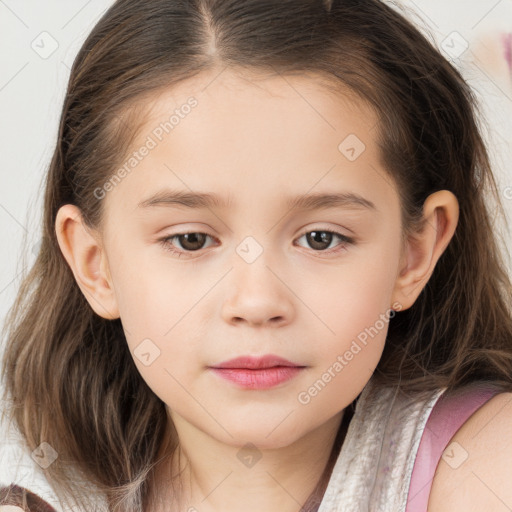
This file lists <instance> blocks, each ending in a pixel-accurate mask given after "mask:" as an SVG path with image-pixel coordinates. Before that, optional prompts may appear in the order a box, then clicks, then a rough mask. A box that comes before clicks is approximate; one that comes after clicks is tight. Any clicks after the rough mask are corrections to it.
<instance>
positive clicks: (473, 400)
mask: <svg viewBox="0 0 512 512" xmlns="http://www.w3.org/2000/svg"><path fill="white" fill-rule="evenodd" d="M498 392H499V389H498V388H497V387H495V386H494V384H493V383H492V382H483V381H479V382H474V383H472V384H470V385H468V386H466V387H464V388H461V389H459V390H455V391H450V392H449V393H448V392H446V390H445V389H439V390H436V391H433V392H427V393H422V394H421V395H418V394H414V395H413V394H407V393H405V392H404V391H399V390H398V389H397V388H393V387H377V386H376V385H375V380H374V378H371V379H370V380H369V381H368V383H367V384H366V386H365V387H364V388H363V390H362V392H361V394H360V395H359V398H358V400H357V402H356V406H355V410H354V415H353V417H352V419H351V420H350V424H349V426H348V430H347V433H346V436H345V440H344V442H343V444H342V447H341V450H340V452H339V454H338V457H337V460H336V463H335V465H334V468H333V471H332V474H331V477H330V480H329V483H328V485H327V488H326V491H325V493H324V496H323V499H322V501H321V504H320V506H319V508H318V512H426V510H427V503H428V497H429V493H430V488H431V484H432V479H433V476H434V473H435V470H436V467H437V464H438V463H439V460H440V458H441V456H442V455H443V452H444V450H445V449H446V447H447V446H448V450H447V452H446V455H445V456H446V457H447V458H448V457H449V456H450V453H451V452H450V446H449V441H450V439H451V438H452V437H453V435H454V434H455V432H456V431H457V430H458V429H459V428H460V426H461V425H462V424H463V423H464V422H465V421H466V420H467V418H469V416H470V415H471V414H473V413H474V412H475V411H476V410H477V409H478V408H479V407H481V406H482V405H483V404H484V403H485V402H486V401H487V400H489V399H490V398H491V397H492V396H494V395H495V394H496V393H498ZM42 454H43V455H44V457H46V459H44V457H43V459H41V456H42ZM51 455H52V454H51V452H50V454H49V455H48V451H47V453H45V452H44V448H43V450H42V451H41V453H38V452H36V453H33V452H32V453H31V452H30V451H29V450H28V449H27V448H26V447H25V446H24V444H23V440H22V438H21V436H20V435H19V433H18V432H17V430H16V429H14V427H12V426H11V425H8V424H6V423H5V422H2V423H1V424H0V512H2V506H3V505H10V506H12V505H17V506H20V507H21V509H22V510H27V511H30V512H35V511H37V512H39V511H44V512H46V511H48V512H50V511H51V512H54V511H55V512H78V508H73V507H71V506H63V505H62V504H61V503H60V502H59V500H58V499H57V497H56V494H55V492H54V490H53V489H52V488H51V486H50V485H49V484H48V482H47V480H46V478H45V476H44V471H45V468H44V466H45V464H44V463H41V460H45V461H46V462H48V456H51ZM57 456H58V454H57ZM445 460H447V459H445ZM23 495H24V496H25V498H27V496H28V497H29V498H30V499H31V500H32V501H31V503H33V504H32V505H28V506H27V503H28V501H26V503H25V507H23V506H22V503H23V501H22V499H21V496H23ZM34 495H35V496H34ZM6 496H9V498H8V499H7V498H6ZM36 498H38V499H39V501H38V500H37V499H36ZM34 503H36V504H37V505H36V504H34ZM96 503H97V506H96V507H95V510H97V511H102V512H104V511H106V510H107V508H106V506H105V502H104V501H103V499H102V497H101V496H98V497H97V502H96ZM36 506H37V508H36ZM45 506H47V507H48V508H44V507H45ZM31 507H32V508H31ZM80 512H84V511H80ZM87 512H91V511H89V510H88V511H87Z"/></svg>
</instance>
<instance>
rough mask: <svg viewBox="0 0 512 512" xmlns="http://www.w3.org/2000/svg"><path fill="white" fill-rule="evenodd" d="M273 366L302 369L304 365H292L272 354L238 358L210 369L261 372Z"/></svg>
mask: <svg viewBox="0 0 512 512" xmlns="http://www.w3.org/2000/svg"><path fill="white" fill-rule="evenodd" d="M275 366H286V367H296V368H304V365H300V364H297V363H293V362H291V361H288V360H287V359H284V358H282V357H279V356H276V355H274V354H266V355H264V356H259V357H254V356H240V357H236V358H234V359H230V360H229V361H224V362H223V363H219V364H216V365H214V366H211V367H210V368H238V369H248V370H261V369H265V368H272V367H275Z"/></svg>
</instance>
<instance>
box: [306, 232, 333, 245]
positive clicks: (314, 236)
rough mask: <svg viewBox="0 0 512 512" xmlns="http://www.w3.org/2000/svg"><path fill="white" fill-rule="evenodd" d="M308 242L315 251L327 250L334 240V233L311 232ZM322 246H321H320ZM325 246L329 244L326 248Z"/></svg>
mask: <svg viewBox="0 0 512 512" xmlns="http://www.w3.org/2000/svg"><path fill="white" fill-rule="evenodd" d="M307 237H308V242H309V243H310V244H311V247H313V248H314V249H325V248H326V247H329V244H330V243H331V239H332V233H328V232H326V231H311V233H308V235H307ZM318 244H320V246H318ZM323 244H327V245H326V246H325V247H324V246H323Z"/></svg>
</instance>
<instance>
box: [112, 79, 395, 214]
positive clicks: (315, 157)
mask: <svg viewBox="0 0 512 512" xmlns="http://www.w3.org/2000/svg"><path fill="white" fill-rule="evenodd" d="M334 87H335V84H334V81H333V80H327V79H326V78H325V77H323V76H321V75H314V74H308V75H280V74H274V75H269V74H268V73H267V74H256V73H250V74H249V73H247V72H243V73H242V72H236V71H232V70H229V69H226V70H224V71H221V72H219V71H217V72H216V73H215V72H209V73H201V74H199V75H196V76H194V77H192V78H190V79H188V80H184V81H182V82H180V83H178V84H176V85H173V86H172V87H168V88H165V89H161V90H160V91H158V93H155V94H153V95H151V96H148V97H147V98H146V100H145V101H144V102H143V103H141V104H140V109H141V111H143V113H144V115H143V117H141V119H142V122H141V124H140V129H139V130H138V134H137V137H136V138H135V141H134V143H133V144H132V148H131V149H132V152H141V151H139V150H142V149H144V147H145V146H146V147H150V149H149V150H148V149H146V150H145V151H144V153H145V155H144V156H143V158H140V157H139V158H138V160H137V162H136V165H134V166H133V168H132V169H130V171H129V173H127V174H129V176H127V178H126V179H123V180H122V181H123V182H122V183H120V184H119V185H118V186H116V187H115V188H114V190H113V193H109V196H110V197H109V201H112V200H113V201H117V200H118V199H117V198H116V196H119V197H120V196H123V197H124V199H123V202H124V203H125V204H129V205H131V206H132V207H136V206H137V205H138V204H140V202H141V200H143V199H145V198H147V197H149V196H150V194H151V193H154V192H157V191H158V190H159V189H163V188H172V189H181V190H183V191H188V192H192V191H204V192H211V193H214V194H216V195H219V196H221V195H222V196H224V197H226V198H227V197H229V204H230V206H232V207H233V206H236V205H237V204H238V200H240V202H245V203H247V202H254V203H257V202H260V204H261V201H262V200H264V201H270V200H271V199H272V198H274V197H275V198H276V200H277V199H279V198H290V197H293V196H297V195H300V194H304V193H306V192H307V191H308V190H309V191H313V192H316V191H320V189H322V190H323V191H325V190H326V189H329V188H330V187H332V186H334V185H335V184H336V185H340V186H343V187H342V188H346V189H350V190H351V191H353V192H355V193H359V195H361V196H363V195H365V194H366V195H368V194H367V193H368V189H369V188H375V186H377V188H378V187H380V189H382V185H385V183H384V182H387V184H388V185H390V186H391V187H392V186H393V184H392V183H391V179H390V178H389V176H386V175H385V174H386V173H385V172H384V171H383V170H382V169H379V168H378V167H379V164H380V154H379V149H378V147H377V145H376V141H375V139H376V136H377V129H378V127H377V117H376V114H375V112H374V111H373V110H372V109H371V107H370V106H369V105H368V104H367V103H365V102H364V101H363V100H361V99H360V98H359V97H358V96H357V95H356V94H355V93H354V92H351V91H348V90H347V89H346V88H345V89H344V88H342V87H341V86H338V87H339V89H338V90H336V89H335V88H334ZM126 163H127V162H126V161H125V162H120V167H121V166H122V165H123V164H125V167H126ZM132 163H133V162H132ZM315 187H316V189H315ZM313 189H315V190H313ZM121 190H122V191H123V192H122V193H121ZM370 195H371V194H370ZM233 199H234V201H233ZM283 200H284V199H283ZM369 200H370V201H372V199H369ZM373 202H374V203H375V202H376V201H373ZM288 204H289V201H288Z"/></svg>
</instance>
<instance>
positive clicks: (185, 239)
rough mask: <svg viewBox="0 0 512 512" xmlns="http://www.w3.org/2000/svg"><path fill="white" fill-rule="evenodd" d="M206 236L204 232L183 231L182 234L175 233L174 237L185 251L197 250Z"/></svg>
mask: <svg viewBox="0 0 512 512" xmlns="http://www.w3.org/2000/svg"><path fill="white" fill-rule="evenodd" d="M207 236H208V235H207V234H205V233H185V234H183V235H176V237H175V238H176V239H177V240H178V241H179V243H180V245H181V247H182V248H183V249H185V250H186V251H197V250H199V249H202V246H203V244H204V242H205V240H206V237H207Z"/></svg>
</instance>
